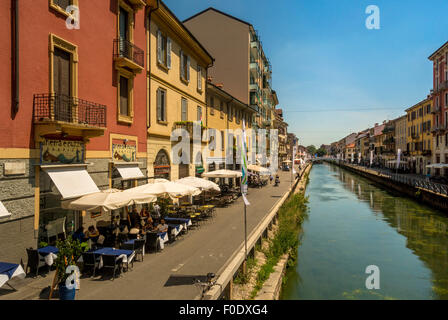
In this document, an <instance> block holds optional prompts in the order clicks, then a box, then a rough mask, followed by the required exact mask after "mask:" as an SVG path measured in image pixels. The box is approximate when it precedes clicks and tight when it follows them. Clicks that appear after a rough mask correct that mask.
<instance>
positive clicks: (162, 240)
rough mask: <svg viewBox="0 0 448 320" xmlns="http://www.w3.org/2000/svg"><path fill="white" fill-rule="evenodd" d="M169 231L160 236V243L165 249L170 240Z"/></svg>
mask: <svg viewBox="0 0 448 320" xmlns="http://www.w3.org/2000/svg"><path fill="white" fill-rule="evenodd" d="M168 240H169V239H168V232H165V235H164V236H163V237H162V236H159V243H160V249H163V248H164V247H165V242H168Z"/></svg>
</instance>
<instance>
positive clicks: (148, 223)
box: [143, 217, 154, 231]
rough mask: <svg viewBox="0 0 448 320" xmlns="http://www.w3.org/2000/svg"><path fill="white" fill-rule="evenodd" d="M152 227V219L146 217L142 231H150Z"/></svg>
mask: <svg viewBox="0 0 448 320" xmlns="http://www.w3.org/2000/svg"><path fill="white" fill-rule="evenodd" d="M152 229H154V221H153V220H152V218H151V217H148V220H146V223H145V225H144V226H143V230H144V231H151V230H152Z"/></svg>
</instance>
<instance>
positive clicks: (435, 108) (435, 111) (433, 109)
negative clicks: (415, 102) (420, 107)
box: [431, 106, 441, 113]
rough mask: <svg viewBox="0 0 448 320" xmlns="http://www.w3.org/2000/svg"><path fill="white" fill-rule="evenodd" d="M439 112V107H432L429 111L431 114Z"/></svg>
mask: <svg viewBox="0 0 448 320" xmlns="http://www.w3.org/2000/svg"><path fill="white" fill-rule="evenodd" d="M440 110H441V108H440V106H434V107H432V109H431V113H438V112H440Z"/></svg>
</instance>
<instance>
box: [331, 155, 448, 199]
mask: <svg viewBox="0 0 448 320" xmlns="http://www.w3.org/2000/svg"><path fill="white" fill-rule="evenodd" d="M326 161H329V162H334V163H338V164H339V165H342V166H346V167H351V168H353V169H355V170H359V171H364V172H369V171H370V172H372V171H374V172H376V173H377V174H378V175H379V176H382V177H383V178H388V179H390V180H392V181H395V182H398V183H402V184H405V185H408V186H412V187H414V188H421V189H424V190H428V191H431V192H435V193H438V194H442V195H445V196H448V185H446V184H442V183H436V182H432V181H430V180H429V179H427V178H417V177H414V176H408V175H406V174H401V173H392V172H390V171H386V170H381V169H373V168H367V167H363V166H355V165H352V164H347V163H343V162H342V161H338V160H326Z"/></svg>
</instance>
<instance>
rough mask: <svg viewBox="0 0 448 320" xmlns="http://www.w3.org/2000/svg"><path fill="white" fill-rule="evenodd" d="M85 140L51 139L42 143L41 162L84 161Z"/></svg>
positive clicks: (67, 162)
mask: <svg viewBox="0 0 448 320" xmlns="http://www.w3.org/2000/svg"><path fill="white" fill-rule="evenodd" d="M85 148H86V146H85V144H84V142H83V141H71V140H50V139H47V140H45V141H44V142H41V143H40V164H77V163H84V154H85Z"/></svg>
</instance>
